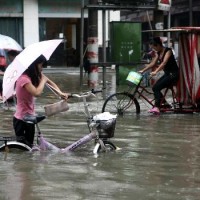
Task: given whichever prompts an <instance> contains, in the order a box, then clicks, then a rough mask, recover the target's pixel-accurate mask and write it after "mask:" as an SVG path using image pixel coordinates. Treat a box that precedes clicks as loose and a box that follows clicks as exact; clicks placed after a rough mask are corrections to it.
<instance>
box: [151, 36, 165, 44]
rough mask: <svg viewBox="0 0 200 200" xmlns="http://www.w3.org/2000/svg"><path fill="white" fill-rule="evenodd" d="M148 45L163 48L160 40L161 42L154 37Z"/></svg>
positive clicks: (158, 38)
mask: <svg viewBox="0 0 200 200" xmlns="http://www.w3.org/2000/svg"><path fill="white" fill-rule="evenodd" d="M150 44H151V45H153V46H158V45H160V46H163V44H162V40H161V38H160V37H154V38H153V39H152V40H151V42H150Z"/></svg>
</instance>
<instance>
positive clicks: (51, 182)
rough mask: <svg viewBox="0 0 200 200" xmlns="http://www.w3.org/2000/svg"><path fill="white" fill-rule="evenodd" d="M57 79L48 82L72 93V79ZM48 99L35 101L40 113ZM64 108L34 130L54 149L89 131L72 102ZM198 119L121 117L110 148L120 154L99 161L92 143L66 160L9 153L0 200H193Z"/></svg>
mask: <svg viewBox="0 0 200 200" xmlns="http://www.w3.org/2000/svg"><path fill="white" fill-rule="evenodd" d="M52 76H53V75H52ZM62 76H63V77H62V79H61V78H60V76H58V75H56V76H54V78H55V77H56V79H57V78H58V79H60V80H62V81H60V83H61V84H62V87H63V88H66V90H68V91H70V92H71V91H74V90H76V91H78V83H79V82H78V76H73V77H72V76H71V75H70V76H68V75H66V74H64V75H62ZM69 82H70V83H71V85H72V87H70V85H69ZM46 96H47V97H48V98H46ZM54 100H56V97H54V96H53V95H52V94H51V93H50V92H49V91H45V93H44V94H43V95H42V98H40V99H38V100H37V105H38V111H40V112H43V105H44V104H45V103H47V102H50V101H54ZM91 102H92V107H93V105H94V104H93V101H92V100H91ZM100 103H101V98H100V102H99V104H98V105H100ZM70 106H71V109H70V110H69V112H66V113H64V114H59V115H56V116H53V117H50V118H47V119H46V120H44V121H43V122H41V124H40V127H41V130H42V131H43V132H44V135H45V137H46V138H47V139H48V140H49V141H51V142H53V143H54V144H56V145H58V146H60V147H65V146H67V145H69V144H71V143H72V142H73V141H75V140H77V139H79V138H80V137H82V136H83V135H84V134H86V133H87V132H88V129H87V126H86V122H85V117H84V114H83V113H82V111H81V107H78V106H79V104H78V103H77V102H75V101H74V100H73V101H72V102H71V103H70ZM77 108H78V109H77ZM77 110H78V111H77ZM0 114H1V116H3V117H1V118H0V135H12V134H13V131H12V114H13V111H12V110H4V109H0ZM199 119H200V116H199V114H194V115H190V114H188V115H187V114H185V115H184V114H163V115H160V116H152V115H150V114H148V113H146V112H143V113H141V115H139V116H135V117H130V118H126V119H123V118H120V119H118V121H117V129H116V131H115V137H114V138H113V139H112V141H113V142H114V144H116V145H117V146H119V147H120V148H121V150H119V151H116V152H109V153H102V154H100V155H98V156H95V155H93V153H92V150H93V147H94V143H93V142H90V143H88V144H87V145H86V146H84V147H82V148H80V149H77V150H76V152H73V153H71V154H55V153H50V152H48V153H40V152H35V153H27V152H25V153H8V154H7V158H6V160H4V159H5V157H4V153H1V154H0V160H1V165H0V178H1V181H2V184H1V185H0V199H11V200H13V199H30V200H32V199H33V200H34V199H37V200H38V199H41V200H46V199H48V200H49V199H75V200H76V199H77V200H78V199H97V200H98V199H99V200H102V199H106V200H118V199H119V200H121V199H127V200H130V199H140V200H147V199H148V200H161V199H162V200H171V199H176V200H179V199H180V200H188V199H190V200H197V199H199V195H200V186H199V183H200V176H199V174H200V148H199V147H200V135H199V130H200V124H199Z"/></svg>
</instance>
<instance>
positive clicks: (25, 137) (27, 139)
mask: <svg viewBox="0 0 200 200" xmlns="http://www.w3.org/2000/svg"><path fill="white" fill-rule="evenodd" d="M13 127H14V130H15V135H16V139H17V141H18V142H22V143H24V144H27V145H28V146H30V147H32V145H33V141H34V135H35V125H34V124H29V123H26V122H24V121H22V120H20V119H17V118H15V117H13Z"/></svg>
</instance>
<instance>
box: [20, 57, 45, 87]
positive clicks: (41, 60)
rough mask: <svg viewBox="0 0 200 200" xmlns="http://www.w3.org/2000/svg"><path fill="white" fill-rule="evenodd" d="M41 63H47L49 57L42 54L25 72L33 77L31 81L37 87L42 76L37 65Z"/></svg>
mask: <svg viewBox="0 0 200 200" xmlns="http://www.w3.org/2000/svg"><path fill="white" fill-rule="evenodd" d="M41 63H42V64H43V66H46V65H47V59H46V58H45V57H44V56H43V55H40V56H39V57H38V58H37V59H36V60H35V61H33V63H32V64H31V65H30V66H29V67H28V69H27V70H26V71H25V72H24V74H27V75H28V76H29V77H30V78H31V82H32V84H33V85H34V86H35V87H37V86H38V85H39V83H40V79H41V77H42V74H41V72H40V71H39V69H38V67H37V65H38V64H41Z"/></svg>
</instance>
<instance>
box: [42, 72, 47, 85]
mask: <svg viewBox="0 0 200 200" xmlns="http://www.w3.org/2000/svg"><path fill="white" fill-rule="evenodd" d="M41 80H42V81H44V83H46V82H47V81H48V78H47V77H46V76H45V75H44V74H42V77H41Z"/></svg>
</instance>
